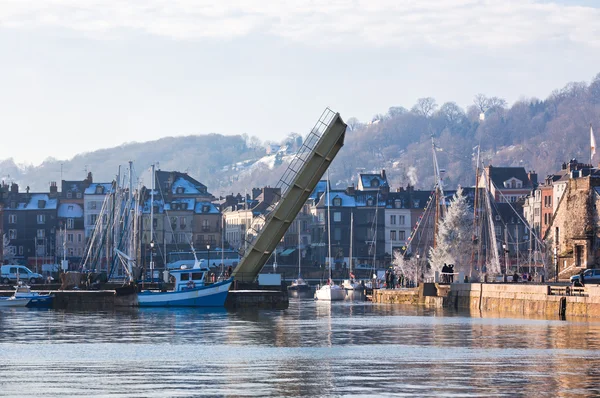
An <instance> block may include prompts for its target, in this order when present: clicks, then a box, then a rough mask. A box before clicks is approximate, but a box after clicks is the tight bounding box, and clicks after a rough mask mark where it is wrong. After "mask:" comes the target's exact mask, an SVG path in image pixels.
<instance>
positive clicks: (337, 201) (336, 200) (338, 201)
mask: <svg viewBox="0 0 600 398" xmlns="http://www.w3.org/2000/svg"><path fill="white" fill-rule="evenodd" d="M333 205H334V206H341V205H342V199H341V198H337V197H336V198H333Z"/></svg>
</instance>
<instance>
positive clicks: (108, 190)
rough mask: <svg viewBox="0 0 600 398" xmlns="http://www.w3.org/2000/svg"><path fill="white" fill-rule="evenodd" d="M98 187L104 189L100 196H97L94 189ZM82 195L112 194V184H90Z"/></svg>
mask: <svg viewBox="0 0 600 398" xmlns="http://www.w3.org/2000/svg"><path fill="white" fill-rule="evenodd" d="M99 185H100V186H103V187H104V192H103V193H101V194H97V193H96V187H97V186H99ZM84 193H85V194H86V195H106V194H108V193H113V184H112V182H98V183H92V184H90V186H89V187H87V188H86V189H85V192H84Z"/></svg>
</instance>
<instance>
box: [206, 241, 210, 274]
mask: <svg viewBox="0 0 600 398" xmlns="http://www.w3.org/2000/svg"><path fill="white" fill-rule="evenodd" d="M206 266H207V268H208V269H210V245H206Z"/></svg>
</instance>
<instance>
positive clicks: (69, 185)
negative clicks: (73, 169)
mask: <svg viewBox="0 0 600 398" xmlns="http://www.w3.org/2000/svg"><path fill="white" fill-rule="evenodd" d="M85 185H86V181H65V180H62V182H61V192H63V194H64V193H66V192H73V193H76V192H82V193H83V191H85Z"/></svg>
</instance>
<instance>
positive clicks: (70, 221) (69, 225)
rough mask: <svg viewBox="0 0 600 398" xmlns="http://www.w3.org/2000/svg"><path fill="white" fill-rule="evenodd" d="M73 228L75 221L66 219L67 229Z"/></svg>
mask: <svg viewBox="0 0 600 398" xmlns="http://www.w3.org/2000/svg"><path fill="white" fill-rule="evenodd" d="M74 227H75V220H73V219H72V218H67V229H73V228H74Z"/></svg>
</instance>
